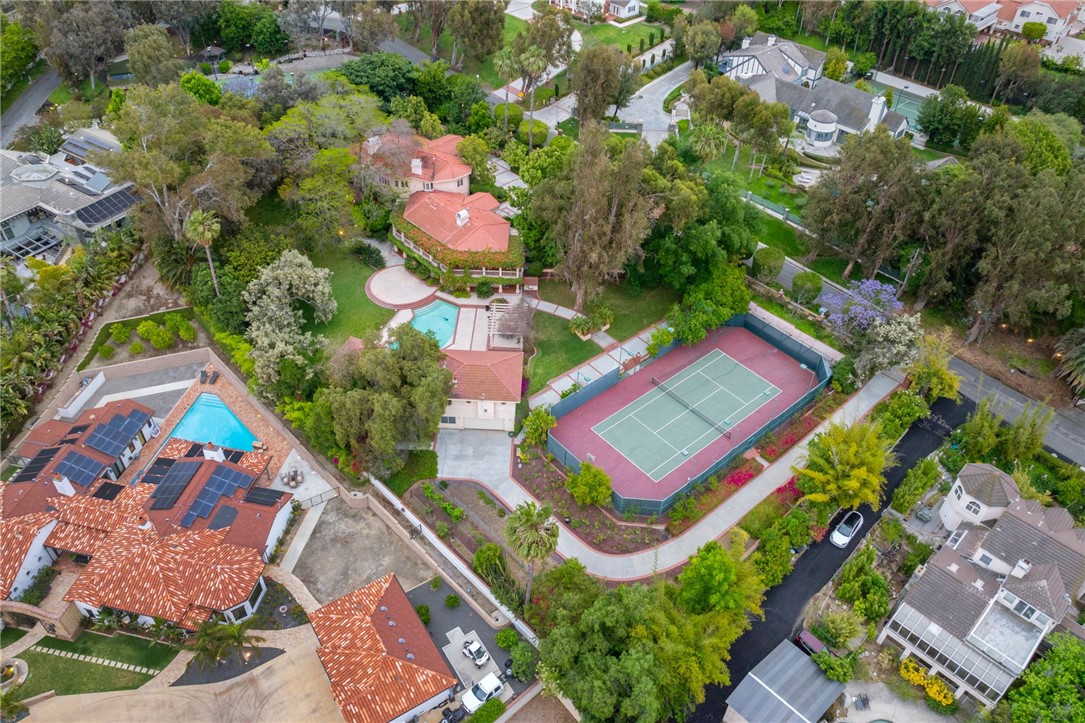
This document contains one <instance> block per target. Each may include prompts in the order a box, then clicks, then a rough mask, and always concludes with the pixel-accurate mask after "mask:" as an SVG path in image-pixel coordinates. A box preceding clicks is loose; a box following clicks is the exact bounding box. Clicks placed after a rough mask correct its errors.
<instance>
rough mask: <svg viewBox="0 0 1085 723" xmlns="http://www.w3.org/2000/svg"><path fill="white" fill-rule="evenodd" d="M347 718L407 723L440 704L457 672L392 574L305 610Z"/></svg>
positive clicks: (351, 721) (350, 722)
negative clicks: (321, 605) (314, 608)
mask: <svg viewBox="0 0 1085 723" xmlns="http://www.w3.org/2000/svg"><path fill="white" fill-rule="evenodd" d="M309 621H310V622H311V623H312V625H313V631H314V632H315V633H316V636H317V639H318V640H319V641H320V648H319V649H318V650H317V655H318V656H319V657H320V662H321V663H323V665H324V671H325V672H326V673H327V675H328V680H329V681H330V682H331V689H332V695H334V696H335V701H336V702H337V703H338V704H339V709H340V710H341V711H342V713H343V718H344V719H345V720H346V721H347V723H392V722H395V723H401V722H403V723H405V722H406V721H410V720H417V719H418V718H419V717H420V716H421V715H422V714H423V713H426V712H427V711H430V710H433V709H435V708H440V707H441V706H442V705H445V704H446V703H447V702H448V701H449V700H450V699H451V698H452V696H453V695H454V691H455V688H456V685H457V681H456V677H455V676H454V675H453V673H452V671H451V670H450V669H449V667H448V663H446V662H445V660H444V658H443V657H442V656H441V652H440V651H439V650H438V649H437V646H436V645H434V643H433V641H432V640H431V639H430V636H429V633H427V632H426V628H425V626H424V625H423V624H422V621H421V620H419V619H418V615H417V614H416V613H415V611H414V607H412V605H411V603H410V601H409V600H408V599H407V595H406V593H404V591H403V587H402V586H401V585H400V584H399V580H397V579H396V576H395V575H394V574H392V573H389V574H388V575H385V576H384V577H382V578H381V579H379V580H375V581H374V582H371V583H369V584H368V585H366V586H365V587H361V588H359V589H357V590H355V591H354V592H352V593H350V594H348V595H345V596H343V597H341V598H339V599H338V600H335V601H333V602H330V603H328V604H327V605H325V606H324V607H322V608H320V609H319V610H316V611H314V612H312V613H310V615H309Z"/></svg>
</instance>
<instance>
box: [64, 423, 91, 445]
mask: <svg viewBox="0 0 1085 723" xmlns="http://www.w3.org/2000/svg"><path fill="white" fill-rule="evenodd" d="M89 426H90V425H89V424H80V425H79V426H76V427H72V428H71V429H69V430H68V434H67V435H65V437H64V439H62V440H60V443H61V444H68V443H70V442H76V441H78V440H79V438H80V437H82V436H83V432H85V431H87V427H89Z"/></svg>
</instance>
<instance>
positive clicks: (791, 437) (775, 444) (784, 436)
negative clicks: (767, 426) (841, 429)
mask: <svg viewBox="0 0 1085 723" xmlns="http://www.w3.org/2000/svg"><path fill="white" fill-rule="evenodd" d="M846 401H847V397H845V396H844V395H843V394H838V393H835V392H830V393H829V394H827V395H826V396H823V397H822V398H821V399H820V400H818V401H817V402H816V403H815V404H814V406H813V407H811V408H810V411H808V412H807V413H806V414H804V415H802V416H801V417H795V418H794V419H792V420H791V421H790V422H788V423H787V424H785V425H784V426H783V427H781V428H780V429H777V430H776V431H775V432H770V433H769V434H766V435H765V436H764V438H763V439H762V440H761V442H760V443H759V445H758V446H759V448H760V452H761V457H762V458H764V459H766V460H768V461H769V462H775V461H776V460H778V459H779V458H780V457H782V456H783V455H784V453H785V452H787V451H788V450H789V449H791V448H792V447H794V446H795V445H796V444H798V443H799V440H801V439H802V438H803V437H805V436H806V435H808V434H810V432H812V431H814V429H816V428H817V426H818V425H819V424H821V423H822V422H824V421H825V420H826V419H828V418H829V417H830V416H832V414H833V412H835V411H836V410H837V409H839V408H840V407H842V406H843V405H844V402H846Z"/></svg>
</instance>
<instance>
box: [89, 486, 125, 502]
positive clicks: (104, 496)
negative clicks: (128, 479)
mask: <svg viewBox="0 0 1085 723" xmlns="http://www.w3.org/2000/svg"><path fill="white" fill-rule="evenodd" d="M123 489H124V485H117V484H113V483H112V482H103V483H102V484H100V485H98V489H96V490H94V494H93V495H91V496H92V497H97V498H98V499H100V500H115V499H117V495H119V494H120V493H121V490H123Z"/></svg>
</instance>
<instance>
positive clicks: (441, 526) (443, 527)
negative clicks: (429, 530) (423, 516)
mask: <svg viewBox="0 0 1085 723" xmlns="http://www.w3.org/2000/svg"><path fill="white" fill-rule="evenodd" d="M436 532H437V536H438V537H440V538H441V539H442V540H443V539H445V538H446V537H448V535H449V533H451V532H452V526H451V525H449V524H448V523H447V522H438V523H437V529H436Z"/></svg>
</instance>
